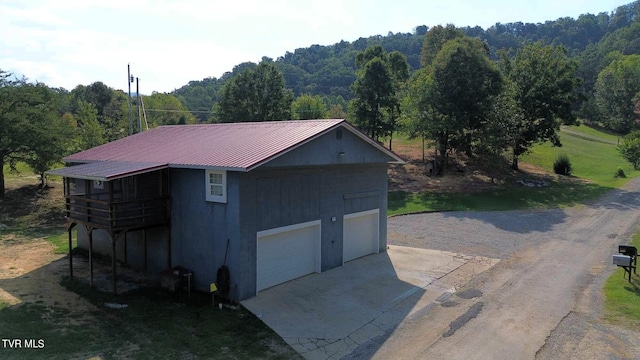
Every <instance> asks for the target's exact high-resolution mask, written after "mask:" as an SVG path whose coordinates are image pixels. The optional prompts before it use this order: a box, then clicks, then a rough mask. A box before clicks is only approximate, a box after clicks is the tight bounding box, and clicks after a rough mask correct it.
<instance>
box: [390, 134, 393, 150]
mask: <svg viewBox="0 0 640 360" xmlns="http://www.w3.org/2000/svg"><path fill="white" fill-rule="evenodd" d="M392 142H393V131H392V132H391V136H390V137H389V151H393V150H392V149H391V143H392Z"/></svg>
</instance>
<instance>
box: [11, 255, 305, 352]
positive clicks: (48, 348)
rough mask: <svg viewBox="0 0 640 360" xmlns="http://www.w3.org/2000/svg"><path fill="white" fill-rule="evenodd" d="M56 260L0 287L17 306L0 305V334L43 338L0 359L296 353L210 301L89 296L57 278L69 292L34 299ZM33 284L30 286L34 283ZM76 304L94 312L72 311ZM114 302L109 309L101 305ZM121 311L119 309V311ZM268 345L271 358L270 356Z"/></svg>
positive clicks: (237, 311) (156, 291)
mask: <svg viewBox="0 0 640 360" xmlns="http://www.w3.org/2000/svg"><path fill="white" fill-rule="evenodd" d="M61 261H67V260H66V259H64V258H63V259H61V260H57V261H55V262H53V263H51V264H48V265H45V266H43V267H40V268H37V269H35V270H33V271H31V272H29V273H26V274H23V275H21V276H17V277H14V278H11V279H0V288H1V289H2V290H4V291H5V292H7V293H8V294H11V295H12V296H13V297H15V298H17V299H27V298H28V299H30V300H24V301H23V302H22V303H19V304H16V305H9V304H2V305H0V329H2V332H3V335H4V337H7V338H12V339H43V341H44V343H45V346H44V347H43V348H41V349H25V348H21V349H6V348H5V349H2V350H0V354H1V355H0V357H2V358H3V359H6V358H47V359H68V358H92V357H96V358H98V357H99V358H106V359H110V358H143V359H162V358H172V359H176V358H196V357H197V358H200V357H202V358H228V359H262V358H265V357H269V358H273V359H289V358H296V356H297V354H296V353H295V352H294V351H293V350H292V349H290V348H287V346H286V344H285V343H284V342H283V341H282V340H281V339H279V338H278V336H277V335H276V334H275V333H274V332H273V331H271V330H270V329H268V328H267V327H266V326H265V325H264V324H263V323H262V321H260V319H258V318H256V317H255V316H253V315H252V314H251V313H249V312H248V311H246V310H245V309H243V308H241V307H233V308H232V307H229V306H226V307H224V308H223V309H222V310H220V309H218V308H217V307H215V308H214V307H213V306H212V304H211V295H209V294H203V293H194V292H192V293H191V295H190V296H188V295H187V294H185V293H181V294H173V293H170V292H168V291H166V290H164V289H161V288H150V287H141V288H138V289H136V290H132V291H129V292H127V293H124V294H121V295H113V294H112V293H105V292H100V291H98V290H96V289H91V288H90V287H89V286H88V284H87V283H86V282H84V281H83V280H81V279H70V278H69V277H62V280H61V281H60V284H61V285H62V286H64V287H65V288H66V290H67V291H68V292H67V293H66V295H65V293H64V292H63V293H62V295H60V294H58V295H55V296H56V297H54V299H55V301H50V299H46V298H43V296H45V297H46V294H44V295H43V294H40V295H38V293H37V291H38V289H39V288H41V287H43V286H44V287H47V286H49V287H51V286H52V285H51V284H46V283H38V281H39V280H38V279H51V272H52V271H55V270H54V268H59V265H60V263H59V262H61ZM34 279H35V280H34ZM79 298H83V299H85V300H86V301H88V302H90V303H92V304H93V305H94V306H90V307H87V308H86V309H85V308H84V307H83V306H80V308H79V309H78V308H76V306H78V305H75V306H74V305H73V304H77V301H78V299H79ZM106 303H115V304H116V306H112V307H109V306H106ZM120 304H121V305H126V307H125V306H122V307H119V306H118V305H120ZM274 346H275V349H277V350H276V351H274Z"/></svg>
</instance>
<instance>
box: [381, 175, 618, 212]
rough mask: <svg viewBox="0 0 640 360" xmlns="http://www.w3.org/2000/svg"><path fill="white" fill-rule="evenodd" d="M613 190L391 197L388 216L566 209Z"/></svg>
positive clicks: (559, 187)
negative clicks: (441, 212) (446, 212)
mask: <svg viewBox="0 0 640 360" xmlns="http://www.w3.org/2000/svg"><path fill="white" fill-rule="evenodd" d="M610 190H612V188H609V187H604V186H600V185H597V184H566V183H552V184H551V186H549V187H541V188H528V187H524V186H518V185H512V186H509V187H507V188H505V189H502V190H494V191H488V192H479V193H435V192H421V193H409V192H406V191H393V192H390V193H389V197H388V210H389V215H398V214H408V213H419V212H434V211H498V210H522V209H549V208H565V207H571V206H575V205H578V204H584V203H589V202H591V201H594V200H596V199H598V198H599V197H601V196H602V195H604V194H605V193H607V192H608V191H610Z"/></svg>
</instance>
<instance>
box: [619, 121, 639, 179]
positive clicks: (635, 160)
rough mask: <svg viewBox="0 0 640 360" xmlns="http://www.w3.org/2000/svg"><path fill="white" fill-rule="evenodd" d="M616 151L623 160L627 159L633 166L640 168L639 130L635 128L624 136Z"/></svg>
mask: <svg viewBox="0 0 640 360" xmlns="http://www.w3.org/2000/svg"><path fill="white" fill-rule="evenodd" d="M618 151H620V154H621V155H622V157H623V158H625V160H627V161H628V162H629V163H631V165H633V168H634V169H636V170H640V130H636V131H634V132H632V133H630V134H628V135H626V136H625V137H624V138H622V142H621V143H620V145H618Z"/></svg>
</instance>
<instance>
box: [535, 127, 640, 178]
mask: <svg viewBox="0 0 640 360" xmlns="http://www.w3.org/2000/svg"><path fill="white" fill-rule="evenodd" d="M580 134H584V135H587V136H588V137H586V136H585V137H583V136H580ZM598 140H600V141H598ZM560 141H561V142H562V147H553V146H551V145H550V144H542V145H537V146H535V147H534V148H533V151H532V153H531V154H528V155H526V156H524V157H523V158H522V161H524V162H528V163H531V164H534V165H538V166H541V167H543V168H545V169H549V170H552V169H553V162H554V160H556V158H557V157H558V155H560V154H565V155H567V156H568V157H569V160H571V165H572V167H573V175H574V176H576V177H579V178H583V179H588V180H591V181H593V182H594V183H596V184H598V185H600V186H604V187H613V188H617V187H620V186H622V185H624V184H626V183H627V182H628V181H629V179H630V178H634V177H637V176H639V175H640V172H639V171H636V170H634V169H633V166H631V164H629V162H627V161H626V160H625V159H623V158H622V156H621V155H620V153H619V152H618V150H617V149H616V145H615V144H616V143H617V137H616V136H615V135H611V134H607V133H604V132H600V131H598V130H596V129H593V128H590V127H587V126H584V125H582V126H572V127H570V128H567V131H561V132H560ZM618 168H620V169H622V170H623V171H624V173H625V174H626V176H627V177H626V178H619V177H615V174H616V172H617V170H618Z"/></svg>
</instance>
